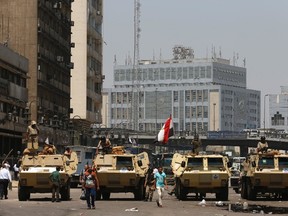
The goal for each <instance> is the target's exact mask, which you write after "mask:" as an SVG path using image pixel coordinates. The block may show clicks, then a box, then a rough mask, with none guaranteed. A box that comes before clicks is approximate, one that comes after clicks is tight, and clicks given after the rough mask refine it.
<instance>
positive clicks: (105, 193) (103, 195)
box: [102, 191, 111, 200]
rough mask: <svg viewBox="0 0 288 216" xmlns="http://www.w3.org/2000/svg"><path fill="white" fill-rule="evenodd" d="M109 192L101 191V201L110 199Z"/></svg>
mask: <svg viewBox="0 0 288 216" xmlns="http://www.w3.org/2000/svg"><path fill="white" fill-rule="evenodd" d="M110 194H111V193H110V192H107V191H103V192H102V198H103V200H109V199H110Z"/></svg>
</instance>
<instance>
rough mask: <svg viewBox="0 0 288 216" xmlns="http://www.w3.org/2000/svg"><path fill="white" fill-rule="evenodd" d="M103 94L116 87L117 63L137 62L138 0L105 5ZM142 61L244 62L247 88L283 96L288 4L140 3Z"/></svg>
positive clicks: (227, 0)
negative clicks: (183, 51) (185, 55)
mask: <svg viewBox="0 0 288 216" xmlns="http://www.w3.org/2000/svg"><path fill="white" fill-rule="evenodd" d="M103 2H104V3H103V4H104V14H103V17H104V19H103V39H104V41H105V43H104V47H103V53H104V54H103V58H104V65H103V72H104V75H105V80H104V88H108V87H112V85H113V62H114V56H116V60H117V64H119V65H124V64H125V59H126V58H127V56H129V55H130V56H131V58H132V57H133V44H134V41H133V38H134V0H104V1H103ZM140 3H141V7H140V11H141V12H140V28H141V36H140V45H139V54H140V59H153V56H155V58H156V59H159V57H160V53H161V56H162V59H172V48H173V47H174V46H175V45H182V46H185V47H190V48H192V49H194V55H195V58H204V57H206V56H207V54H208V57H211V50H212V47H215V50H216V54H219V52H220V50H221V54H222V57H223V58H226V59H230V60H231V62H232V59H233V56H236V57H237V56H238V57H239V58H238V60H237V65H238V66H243V59H244V58H245V59H246V68H247V88H248V89H253V90H259V91H261V97H262V101H263V98H264V95H265V94H279V93H280V91H281V89H280V86H285V85H288V73H287V62H288V61H287V58H288V27H287V26H288V13H287V10H288V1H287V0H277V1H275V0H237V1H236V0H177V1H175V0H141V1H140Z"/></svg>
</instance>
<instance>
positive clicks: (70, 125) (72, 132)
mask: <svg viewBox="0 0 288 216" xmlns="http://www.w3.org/2000/svg"><path fill="white" fill-rule="evenodd" d="M76 118H77V119H79V120H81V119H82V118H81V117H80V116H79V115H75V116H73V117H72V118H70V121H69V123H68V128H69V131H70V139H71V141H72V145H75V142H74V138H75V125H74V120H75V119H76ZM77 129H79V126H78V125H77ZM81 130H82V125H81ZM79 136H80V135H79ZM79 136H78V138H79ZM78 144H80V145H82V144H83V143H82V138H80V143H79V142H78Z"/></svg>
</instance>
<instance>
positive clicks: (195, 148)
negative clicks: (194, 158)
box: [191, 134, 201, 155]
mask: <svg viewBox="0 0 288 216" xmlns="http://www.w3.org/2000/svg"><path fill="white" fill-rule="evenodd" d="M191 144H192V153H193V154H197V155H198V154H199V148H200V146H201V141H200V139H199V135H198V134H195V135H194V139H193V140H192V142H191Z"/></svg>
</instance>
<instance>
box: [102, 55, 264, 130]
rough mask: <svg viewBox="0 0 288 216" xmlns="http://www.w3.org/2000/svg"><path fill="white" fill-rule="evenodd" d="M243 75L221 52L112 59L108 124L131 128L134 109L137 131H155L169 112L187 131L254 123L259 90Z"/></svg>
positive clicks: (257, 117)
mask: <svg viewBox="0 0 288 216" xmlns="http://www.w3.org/2000/svg"><path fill="white" fill-rule="evenodd" d="M135 70H137V71H136V73H135ZM246 75H247V71H246V68H244V67H239V66H234V65H231V64H230V61H229V60H226V59H222V58H211V59H208V58H207V59H194V58H191V59H185V60H161V61H154V60H153V61H151V60H147V61H144V60H143V61H141V62H139V65H138V66H137V68H136V69H135V66H133V65H129V64H127V65H115V66H114V87H113V88H111V89H105V92H106V93H107V97H108V99H107V101H108V102H107V104H110V106H109V107H108V113H107V116H106V117H105V118H107V119H108V120H107V122H108V126H109V127H112V128H113V127H122V128H127V129H131V128H133V127H131V125H133V124H135V119H134V118H133V117H134V115H133V114H132V115H131V113H137V127H136V128H137V129H138V130H139V131H146V132H158V131H159V130H160V128H161V127H162V125H163V123H164V122H165V120H166V119H167V118H168V117H169V116H170V114H171V115H172V118H173V123H174V130H175V131H176V132H180V133H181V132H182V133H186V134H187V135H188V134H190V135H191V133H195V132H197V133H203V134H205V133H206V132H207V131H218V130H221V131H224V130H225V131H241V130H242V129H244V128H258V127H259V125H260V107H261V106H260V98H261V97H260V92H259V91H256V90H250V89H247V80H246V79H247V76H246ZM135 76H138V77H135ZM133 100H137V106H135V101H133ZM135 107H136V108H137V110H135Z"/></svg>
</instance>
